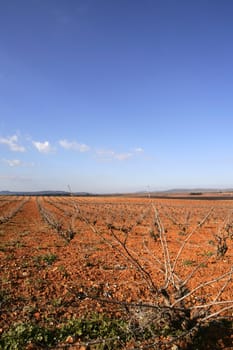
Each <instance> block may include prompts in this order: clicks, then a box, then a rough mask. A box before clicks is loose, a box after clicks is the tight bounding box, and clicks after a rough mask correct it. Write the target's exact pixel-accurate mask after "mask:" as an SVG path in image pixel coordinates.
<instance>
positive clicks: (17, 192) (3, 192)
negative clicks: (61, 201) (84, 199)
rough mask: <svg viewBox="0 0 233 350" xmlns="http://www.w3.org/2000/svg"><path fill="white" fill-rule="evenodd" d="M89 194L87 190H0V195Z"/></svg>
mask: <svg viewBox="0 0 233 350" xmlns="http://www.w3.org/2000/svg"><path fill="white" fill-rule="evenodd" d="M1 195H2V196H71V195H72V196H90V195H91V194H90V193H88V192H75V193H70V192H67V191H0V196H1Z"/></svg>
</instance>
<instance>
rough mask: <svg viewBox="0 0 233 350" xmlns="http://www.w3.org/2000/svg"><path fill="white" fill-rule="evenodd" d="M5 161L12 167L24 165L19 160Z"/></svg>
mask: <svg viewBox="0 0 233 350" xmlns="http://www.w3.org/2000/svg"><path fill="white" fill-rule="evenodd" d="M3 161H4V162H5V163H7V164H8V165H9V166H10V167H15V166H20V165H22V162H21V160H19V159H4V160H3Z"/></svg>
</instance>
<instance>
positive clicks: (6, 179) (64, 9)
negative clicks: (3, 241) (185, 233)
mask: <svg viewBox="0 0 233 350" xmlns="http://www.w3.org/2000/svg"><path fill="white" fill-rule="evenodd" d="M232 18H233V2H232V1H231V0H218V1H217V0H211V1H207V0H189V1H187V0H140V1H139V0H117V1H116V0H21V1H18V0H8V1H3V0H0V190H28V191H30V190H67V189H68V185H69V186H70V187H71V188H72V190H73V191H90V192H96V193H102V192H106V193H107V192H119V191H137V190H142V191H144V190H147V189H148V186H149V188H150V189H151V190H154V189H156V190H157V189H169V188H186V187H192V188H195V187H215V188H218V187H221V188H224V187H233V153H232V150H233V139H232V131H233V44H232V38H233V21H232Z"/></svg>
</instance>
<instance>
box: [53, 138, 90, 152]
mask: <svg viewBox="0 0 233 350" xmlns="http://www.w3.org/2000/svg"><path fill="white" fill-rule="evenodd" d="M59 145H60V146H61V147H62V148H64V149H66V150H73V151H78V152H88V151H89V150H90V147H89V146H88V145H86V144H85V143H78V142H76V141H68V140H65V139H64V140H60V141H59Z"/></svg>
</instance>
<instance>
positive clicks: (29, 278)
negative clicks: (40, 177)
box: [0, 196, 233, 349]
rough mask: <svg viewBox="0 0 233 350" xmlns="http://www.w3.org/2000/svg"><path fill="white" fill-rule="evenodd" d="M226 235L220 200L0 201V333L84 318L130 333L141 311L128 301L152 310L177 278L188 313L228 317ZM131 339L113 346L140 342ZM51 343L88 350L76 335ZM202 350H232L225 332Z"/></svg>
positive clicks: (232, 242)
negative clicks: (100, 318)
mask: <svg viewBox="0 0 233 350" xmlns="http://www.w3.org/2000/svg"><path fill="white" fill-rule="evenodd" d="M159 225H161V227H162V232H163V236H162V237H161V227H159ZM232 237H233V201H230V200H229V201H224V200H219V201H214V200H208V201H205V200H200V201H199V200H194V201H192V200H188V199H187V200H179V199H150V198H124V197H33V196H32V197H23V196H22V197H17V196H1V197H0V267H1V288H0V305H1V315H0V334H1V335H2V337H4V336H6V334H7V335H8V336H9V334H10V333H9V332H10V331H12V330H14V329H16V328H17V327H18V326H19V325H34V326H35V325H36V326H37V327H38V328H41V329H42V328H43V329H45V328H48V329H59V327H62V326H61V325H64V324H66V323H67V322H70V321H71V320H75V319H79V318H83V317H86V318H87V317H88V315H93V314H104V315H108V316H109V317H114V318H117V319H125V320H127V322H128V323H129V322H131V323H132V324H133V323H134V322H136V321H137V324H139V326H140V322H143V320H142V321H140V320H141V318H142V317H141V316H140V315H142V313H143V311H142V309H141V308H140V305H138V306H137V307H136V306H134V304H140V303H143V304H153V302H154V295H155V294H154V293H155V290H156V289H157V288H164V286H165V285H166V282H168V283H171V278H172V277H169V276H173V278H175V279H176V278H177V281H178V279H179V280H180V281H185V286H186V287H187V290H188V291H189V292H191V293H190V295H189V297H188V298H189V300H188V302H189V303H190V305H191V306H190V307H191V309H190V310H191V312H193V313H194V312H196V310H199V308H200V309H202V310H205V311H206V310H207V309H208V308H211V309H212V311H211V312H212V314H213V313H216V316H211V317H210V319H212V318H213V319H217V318H218V317H220V316H224V318H226V319H227V320H232V315H233V308H232V306H233V283H232V266H233V239H232ZM174 276H175V277H174ZM220 276H223V277H222V278H219V277H220ZM169 278H170V279H169ZM165 289H166V288H165ZM189 292H187V293H189ZM169 302H171V303H174V300H173V301H169ZM131 304H132V305H131ZM213 304H214V305H213ZM203 305H205V306H204V307H203ZM131 306H132V308H131ZM230 306H231V308H230ZM220 311H221V312H220ZM211 312H210V313H209V315H212V314H211ZM206 315H207V314H206ZM140 317H141V318H140ZM135 320H136V321H135ZM207 320H208V316H207V319H206V321H207ZM141 327H142V325H141ZM25 329H27V328H25ZM206 332H207V330H206ZM131 333H133V331H132V332H131ZM12 334H14V333H12ZM13 337H16V336H14V335H13ZM41 337H42V336H41ZM110 337H111V336H110ZM159 337H160V338H161V337H162V336H161V334H160V335H159ZM164 337H165V338H166V339H169V334H165V333H164ZM96 338H98V335H97V336H96ZM132 338H133V337H131V338H130V337H129V339H128V340H125V341H124V342H123V341H122V343H121V342H120V343H119V342H118V343H117V346H121V347H123V348H124V347H125V348H128V349H133V348H135V349H136V348H139V347H137V346H139V345H138V344H144V346H146V344H148V340H147V339H146V337H145V339H143V341H142V340H140V341H139V340H138V341H136V340H135V339H134V340H132ZM42 340H43V341H42ZM58 340H59V339H58ZM150 341H152V340H151V337H150ZM58 343H59V341H58V342H57V345H54V348H57V349H59V348H63V349H65V348H69V349H79V348H82V349H85V348H87V347H88V346H87V342H85V340H83V339H82V337H81V335H80V337H79V335H78V334H70V335H69V334H68V333H67V335H66V336H65V338H64V339H60V343H59V345H58ZM97 343H98V342H96V339H95V340H93V341H90V342H89V347H91V348H96V347H97V346H100V344H97ZM152 343H153V341H152ZM2 344H5V345H4V346H5V349H21V348H22V349H23V348H26V349H42V348H48V347H46V345H44V338H43V339H42V338H41V341H40V339H39V336H38V340H37V341H36V342H34V340H30V339H29V340H27V342H26V345H25V344H23V343H22V344H23V345H19V346H18V347H17V346H16V345H15V347H14V345H9V346H8V347H7V345H6V342H5V343H2ZM12 344H13V343H12ZM213 344H214V345H213ZM0 346H1V345H0ZM20 346H21V347H20ZM101 346H102V349H105V348H106V349H107V348H108V347H107V346H108V345H103V344H101ZM104 346H105V347H104ZM117 346H116V347H117ZM147 346H148V347H147V349H149V348H151V349H152V348H162V347H158V345H155V347H154V346H153V345H147ZM156 346H157V347H156ZM179 346H180V348H182V347H181V346H182V343H181V345H179ZM189 346H190V345H189ZM214 346H216V347H214ZM145 348H146V347H145ZM171 348H172V347H171ZM189 348H191V347H189ZM203 348H205V349H215V348H216V349H233V346H232V334H231V330H230V329H229V327H228V328H227V329H224V327H223V328H222V330H220V334H219V332H216V334H209V344H207V343H205V344H204V345H203V347H201V345H200V347H199V348H198V349H203ZM173 349H178V347H177V348H175V347H173Z"/></svg>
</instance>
